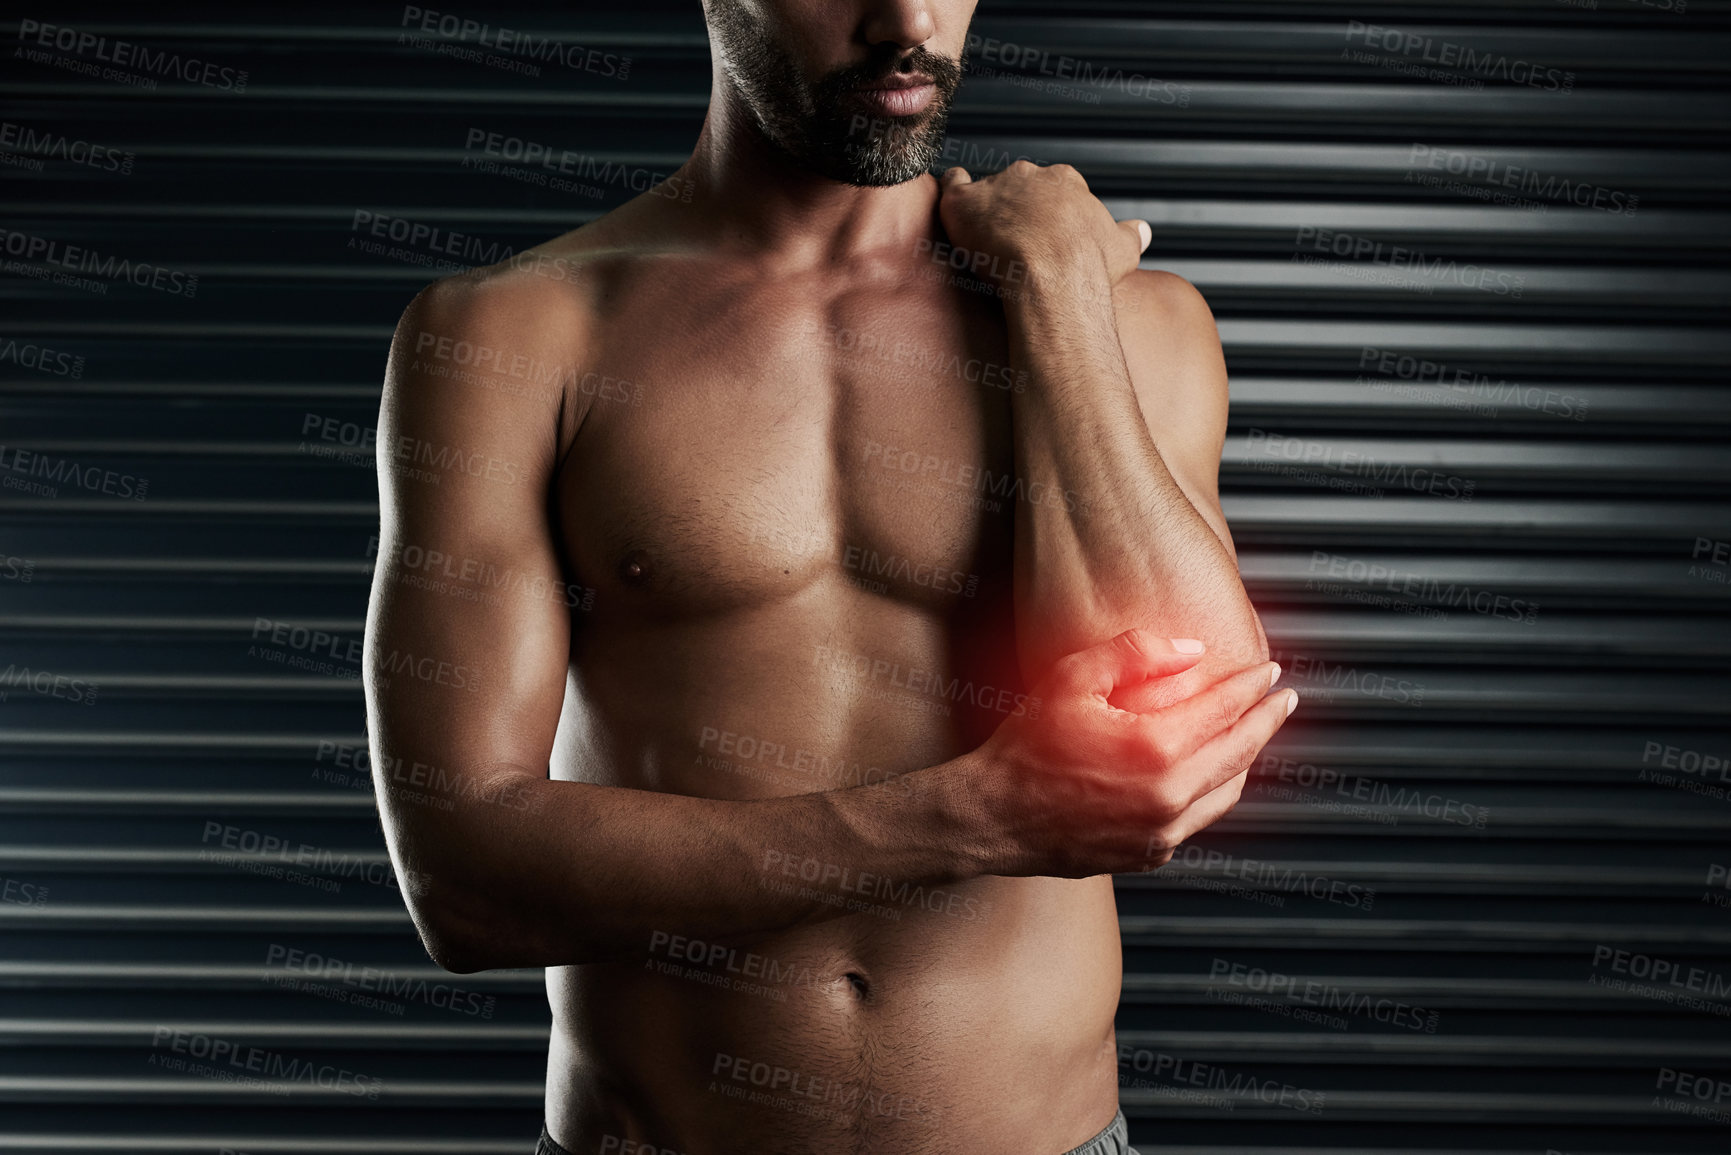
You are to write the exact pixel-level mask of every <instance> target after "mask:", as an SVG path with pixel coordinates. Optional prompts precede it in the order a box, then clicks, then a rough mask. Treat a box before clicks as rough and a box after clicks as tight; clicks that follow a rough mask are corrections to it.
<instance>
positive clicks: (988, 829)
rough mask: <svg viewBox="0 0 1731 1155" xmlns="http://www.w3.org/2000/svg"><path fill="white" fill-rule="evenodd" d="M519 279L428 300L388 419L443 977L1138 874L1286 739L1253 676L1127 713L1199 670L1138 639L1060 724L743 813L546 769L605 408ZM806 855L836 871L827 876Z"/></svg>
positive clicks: (745, 806) (423, 924) (397, 613)
mask: <svg viewBox="0 0 1731 1155" xmlns="http://www.w3.org/2000/svg"><path fill="white" fill-rule="evenodd" d="M516 277H517V275H516V274H506V275H505V276H503V277H500V278H496V279H495V280H493V281H491V282H488V283H475V282H473V281H469V280H460V281H454V282H447V283H442V284H440V285H438V286H435V287H434V288H432V289H430V290H428V291H427V292H426V293H423V294H422V295H421V297H419V298H417V300H416V301H415V303H414V304H413V305H411V306H410V308H409V310H408V311H407V312H406V313H405V314H404V317H403V320H402V322H401V323H400V324H399V326H398V330H397V334H396V338H395V341H394V343H393V346H392V351H391V360H390V366H389V369H388V372H387V378H386V384H385V394H384V400H383V404H382V407H381V414H380V422H379V436H380V441H379V483H380V499H381V528H380V546H379V562H378V566H377V569H376V571H375V574H374V579H373V592H372V601H371V605H370V607H369V612H368V620H367V638H366V694H367V712H368V722H369V732H370V735H371V742H372V754H373V764H374V767H375V770H374V776H375V782H376V783H377V786H378V798H379V807H380V812H381V817H382V820H383V824H384V828H385V834H386V840H387V843H388V845H389V847H390V851H391V855H392V858H393V861H394V862H395V864H396V866H397V868H398V871H399V874H400V876H401V877H403V878H404V879H405V880H407V881H406V882H405V885H404V887H403V891H404V895H405V898H406V900H407V902H408V905H409V910H410V913H411V915H412V916H413V918H414V920H415V924H416V926H417V928H418V929H419V931H420V933H421V938H422V941H423V942H424V943H425V944H426V946H427V949H428V951H429V953H430V954H431V955H432V956H433V958H434V959H435V960H436V961H437V962H438V963H439V964H440V965H442V966H444V967H446V968H447V969H450V970H454V971H458V972H469V971H475V970H481V969H490V968H496V967H539V966H561V965H572V964H581V963H590V962H601V961H610V960H620V959H628V958H631V957H634V956H640V955H641V954H643V953H644V951H645V950H646V949H647V947H648V943H649V941H650V936H651V934H652V933H653V932H655V931H664V932H667V933H673V934H683V935H687V936H691V937H697V938H705V939H710V940H718V939H750V938H754V937H761V936H763V935H767V934H772V933H775V932H777V931H781V930H785V929H788V928H790V927H793V926H796V925H799V924H802V923H807V922H816V921H820V920H823V919H828V918H834V917H837V916H839V915H840V914H843V913H845V911H844V910H843V909H841V908H839V907H838V906H837V905H835V904H834V903H833V902H826V901H823V897H824V895H825V894H826V893H827V894H830V895H831V896H834V897H841V898H845V897H846V894H845V892H840V891H835V890H833V889H831V888H829V887H826V885H825V879H824V876H823V875H822V873H821V871H822V869H823V867H824V866H826V865H827V866H831V867H834V868H837V869H841V868H845V869H847V870H850V871H852V872H854V873H855V874H856V875H857V874H859V873H870V874H874V875H878V876H881V877H887V878H891V879H895V880H897V881H898V882H899V881H910V882H914V883H921V884H926V885H932V884H941V883H953V882H957V881H961V880H964V879H967V878H971V877H975V876H978V875H981V874H995V873H996V874H1061V875H1067V876H1070V877H1082V876H1087V875H1090V874H1100V873H1105V872H1108V871H1115V870H1129V869H1137V868H1138V866H1139V865H1140V864H1141V863H1142V862H1143V861H1144V860H1145V859H1146V858H1147V856H1148V855H1147V851H1146V849H1145V845H1146V844H1147V843H1148V840H1149V838H1150V832H1151V831H1156V830H1158V831H1163V832H1164V835H1163V837H1164V836H1170V837H1172V838H1176V839H1177V840H1178V841H1181V840H1182V837H1180V836H1181V835H1182V836H1187V832H1186V831H1185V830H1184V826H1185V814H1186V813H1187V811H1188V809H1189V806H1190V803H1191V802H1193V801H1194V800H1195V798H1197V797H1200V796H1201V794H1200V793H1197V791H1202V792H1204V793H1205V792H1206V790H1208V789H1212V788H1213V786H1214V785H1218V783H1219V782H1220V781H1224V780H1225V778H1224V777H1222V775H1225V776H1226V777H1230V776H1231V775H1232V774H1236V773H1238V772H1239V771H1240V770H1242V769H1243V767H1244V766H1245V765H1248V764H1249V761H1250V760H1251V759H1252V758H1253V757H1254V756H1255V753H1256V751H1257V750H1258V749H1260V747H1261V745H1262V744H1263V743H1264V742H1266V741H1267V738H1268V736H1270V735H1272V733H1273V731H1274V729H1275V728H1277V726H1278V722H1276V721H1274V720H1273V715H1272V712H1271V711H1269V710H1266V709H1261V710H1257V709H1252V707H1253V706H1254V705H1255V704H1256V702H1257V701H1258V699H1260V698H1261V697H1262V695H1263V692H1264V690H1265V689H1266V683H1265V682H1263V683H1261V684H1253V683H1254V682H1255V679H1249V680H1246V679H1243V678H1240V679H1237V680H1234V679H1227V680H1225V681H1223V682H1222V683H1220V685H1219V686H1217V687H1215V688H1214V689H1212V690H1210V691H1209V692H1207V693H1204V694H1201V695H1198V696H1197V697H1195V698H1192V699H1189V700H1187V701H1186V702H1183V703H1180V704H1178V705H1177V706H1174V707H1172V708H1171V709H1170V710H1168V711H1164V712H1162V713H1161V714H1158V715H1133V714H1128V713H1125V712H1124V711H1120V710H1116V709H1113V708H1111V707H1110V706H1108V705H1107V703H1106V695H1107V694H1109V693H1110V688H1111V686H1112V684H1113V681H1114V679H1119V680H1125V681H1134V680H1137V679H1138V678H1143V677H1148V676H1159V675H1160V674H1163V673H1172V672H1176V671H1177V670H1178V669H1179V668H1187V667H1188V666H1189V665H1191V664H1194V662H1195V660H1196V659H1195V657H1194V656H1183V655H1177V654H1175V653H1173V652H1171V651H1170V647H1167V646H1166V645H1165V643H1164V642H1163V641H1160V640H1158V639H1146V638H1144V639H1141V640H1140V642H1139V644H1136V645H1130V646H1123V645H1120V644H1119V641H1118V640H1115V641H1114V642H1113V643H1107V644H1106V645H1103V646H1100V647H1096V648H1095V649H1094V650H1090V651H1087V652H1086V653H1085V654H1083V655H1076V656H1074V660H1068V659H1067V660H1066V661H1064V662H1061V663H1060V664H1059V667H1058V668H1057V669H1055V671H1054V674H1053V676H1052V678H1050V679H1048V681H1047V683H1045V684H1043V686H1042V687H1041V690H1040V692H1041V693H1042V694H1044V695H1045V696H1046V698H1047V701H1046V702H1045V703H1044V707H1043V710H1042V716H1041V719H1040V720H1039V721H1034V720H1031V719H1012V720H1011V722H1009V723H1006V725H1005V727H1003V728H1002V729H1000V731H999V734H998V735H996V736H994V738H993V740H992V741H991V742H988V743H987V745H986V746H984V747H982V748H981V749H980V750H977V751H973V752H970V753H969V754H966V755H963V756H962V757H959V758H957V759H954V760H952V761H950V762H946V763H943V764H942V765H939V766H935V767H931V768H928V769H924V770H920V771H917V772H915V773H912V774H908V775H904V776H903V777H902V778H900V779H898V780H897V781H896V783H895V785H894V788H885V786H883V785H875V786H861V787H854V788H851V789H846V790H836V791H826V792H819V793H812V794H800V795H793V796H788V797H779V798H770V799H761V800H748V801H736V800H718V799H706V798H694V797H687V796H683V795H677V794H667V793H661V792H655V791H645V790H635V789H628V788H622V787H612V786H599V785H593V784H589V783H579V782H564V781H553V780H550V779H549V777H548V765H549V760H550V758H551V755H552V750H553V742H554V736H555V733H556V731H557V729H558V723H559V716H560V710H561V706H562V704H563V702H564V697H565V692H566V675H567V666H568V663H569V657H570V654H569V641H570V630H571V620H570V608H569V606H568V605H567V603H568V602H570V601H572V600H574V599H572V598H570V597H568V596H561V595H562V593H563V591H567V590H569V588H570V587H568V586H567V585H565V584H564V582H565V575H564V573H563V571H562V568H561V565H560V561H559V554H558V550H557V546H556V542H555V537H554V532H555V531H554V518H553V516H552V491H553V480H554V476H555V473H556V470H557V466H558V458H559V452H560V446H561V445H564V444H569V443H570V442H571V441H572V439H573V435H574V431H575V429H576V428H577V427H578V426H580V424H581V422H582V420H583V417H584V413H583V412H582V411H581V410H580V409H578V408H574V407H575V406H578V405H579V404H580V403H581V402H580V399H579V398H578V397H577V396H576V394H575V391H572V393H571V394H570V395H562V394H561V393H560V391H559V390H558V388H557V387H556V386H555V385H553V384H550V383H546V379H547V376H548V375H547V374H545V373H542V372H538V371H537V370H536V369H535V368H534V367H536V366H539V367H541V368H543V369H544V368H545V367H547V366H560V365H562V366H565V367H566V368H567V369H569V368H573V367H576V368H578V373H579V375H581V372H582V368H581V367H580V366H578V360H579V358H578V356H577V355H576V353H575V352H574V351H575V350H580V349H581V347H582V340H581V335H580V334H575V335H574V334H572V333H571V332H570V325H569V321H568V320H567V319H566V316H567V315H566V314H563V313H562V314H561V315H560V317H559V318H557V319H555V318H551V317H548V316H547V315H546V311H545V307H544V306H541V308H540V311H539V312H538V309H537V304H538V302H541V301H543V300H544V299H545V298H544V296H543V295H544V294H546V293H548V292H549V291H556V287H555V286H552V285H547V284H544V283H542V284H536V283H534V281H535V278H534V277H533V276H527V277H523V278H522V279H523V280H526V281H528V282H530V283H528V284H520V283H514V280H515V279H516ZM560 287H563V286H560ZM537 377H540V378H541V381H539V382H538V381H537V380H536V378H537ZM557 377H558V375H555V376H554V377H553V379H554V380H557ZM562 434H563V435H562ZM435 559H436V560H435ZM1130 675H1134V676H1130ZM1101 686H1104V687H1105V689H1104V690H1102V689H1101ZM1281 717H1284V714H1282V715H1281ZM1234 720H1236V721H1234ZM1173 844H1175V842H1174V843H1173ZM788 862H795V863H800V864H806V863H815V864H817V869H818V870H819V872H820V874H819V877H818V879H817V881H816V882H812V881H811V880H809V879H807V878H803V877H801V876H799V875H798V874H795V875H794V876H792V877H789V876H787V875H784V874H783V873H782V871H781V869H780V867H782V866H783V865H785V864H786V863H788ZM783 884H791V885H783ZM802 892H803V893H802Z"/></svg>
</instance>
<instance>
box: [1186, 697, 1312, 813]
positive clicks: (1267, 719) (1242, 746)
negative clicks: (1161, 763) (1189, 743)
mask: <svg viewBox="0 0 1731 1155" xmlns="http://www.w3.org/2000/svg"><path fill="white" fill-rule="evenodd" d="M1297 707H1298V691H1297V690H1281V691H1279V692H1277V693H1273V694H1270V695H1268V696H1267V697H1266V698H1264V699H1262V701H1260V702H1258V703H1256V705H1254V706H1252V707H1250V709H1248V710H1246V711H1245V712H1244V716H1243V717H1242V718H1240V719H1238V721H1237V722H1235V723H1233V726H1232V729H1230V730H1228V731H1226V733H1224V734H1221V735H1218V736H1217V737H1215V738H1214V739H1213V740H1212V741H1209V742H1207V743H1205V744H1204V745H1203V746H1202V748H1201V749H1199V750H1197V751H1196V753H1194V754H1192V755H1191V756H1190V759H1189V763H1190V764H1189V766H1187V767H1186V769H1194V770H1195V772H1196V778H1195V785H1194V788H1193V789H1192V791H1191V793H1190V804H1191V805H1195V803H1196V800H1197V799H1199V798H1206V797H1207V796H1208V795H1209V794H1211V793H1213V792H1214V790H1215V789H1216V788H1217V787H1219V786H1220V785H1221V784H1222V783H1224V782H1230V781H1231V780H1232V779H1234V778H1236V777H1238V775H1240V774H1242V773H1244V772H1245V771H1246V770H1248V769H1249V768H1250V764H1251V763H1252V762H1254V761H1256V755H1257V754H1258V753H1260V752H1261V750H1262V748H1263V747H1264V746H1266V745H1268V740H1269V739H1270V738H1272V737H1274V735H1275V734H1277V733H1279V732H1280V728H1281V727H1282V726H1284V725H1285V724H1286V719H1287V718H1288V717H1290V716H1291V714H1292V711H1293V710H1294V709H1296V708H1297Z"/></svg>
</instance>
